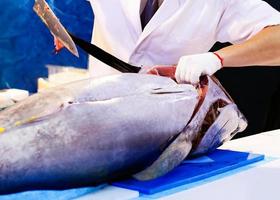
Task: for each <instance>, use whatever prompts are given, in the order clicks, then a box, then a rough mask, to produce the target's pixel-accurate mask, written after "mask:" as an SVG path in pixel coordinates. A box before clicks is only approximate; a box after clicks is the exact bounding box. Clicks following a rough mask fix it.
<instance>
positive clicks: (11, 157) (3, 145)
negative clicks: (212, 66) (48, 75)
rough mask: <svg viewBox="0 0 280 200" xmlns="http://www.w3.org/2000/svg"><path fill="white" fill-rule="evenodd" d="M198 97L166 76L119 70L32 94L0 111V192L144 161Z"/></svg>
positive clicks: (181, 123)
mask: <svg viewBox="0 0 280 200" xmlns="http://www.w3.org/2000/svg"><path fill="white" fill-rule="evenodd" d="M198 99H199V95H198V92H197V90H196V89H195V88H194V87H193V86H191V85H178V84H176V83H175V82H174V81H172V80H171V79H168V78H163V77H157V76H152V75H139V74H122V75H117V76H110V77H106V78H102V79H96V80H93V79H88V80H83V81H79V82H75V83H71V84H68V85H64V86H61V87H57V88H53V89H50V90H48V91H45V92H42V93H39V94H36V95H33V96H31V97H30V98H28V99H26V100H25V101H23V102H20V103H18V104H16V105H15V106H12V107H11V108H8V109H7V110H4V111H2V112H0V126H1V127H3V128H5V129H6V131H5V132H4V133H3V134H2V135H1V136H0V154H1V160H0V174H1V175H0V192H1V193H9V192H14V191H20V190H28V189H38V188H44V189H46V188H56V189H57V188H67V187H77V186H81V185H90V184H94V183H100V182H102V181H108V180H110V179H112V178H115V177H119V176H124V175H129V174H132V173H134V172H137V171H139V170H142V169H144V168H145V167H147V166H148V165H150V164H151V163H152V162H153V161H154V160H156V158H158V157H159V156H160V154H161V153H162V152H163V151H164V149H165V148H166V147H167V146H168V144H169V143H170V142H171V141H172V139H173V138H176V136H177V135H179V134H180V133H181V132H182V130H183V129H184V128H185V126H186V124H187V123H188V121H190V119H191V117H192V115H193V113H194V110H195V108H196V106H197V103H198Z"/></svg>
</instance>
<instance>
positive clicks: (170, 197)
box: [82, 130, 280, 200]
mask: <svg viewBox="0 0 280 200" xmlns="http://www.w3.org/2000/svg"><path fill="white" fill-rule="evenodd" d="M221 149H228V150H234V151H244V152H251V153H257V154H264V155H265V156H266V159H265V160H264V161H261V162H258V163H255V164H252V165H250V166H246V167H243V169H242V168H240V169H236V170H233V171H231V172H229V173H226V174H225V175H222V176H221V175H218V176H217V177H211V178H209V179H208V180H204V181H201V184H198V185H197V186H195V187H191V188H188V189H182V190H181V191H180V190H179V192H178V188H177V192H172V191H170V192H167V195H164V196H163V197H161V198H159V199H164V200H180V199H182V200H185V199H187V200H200V199H215V200H224V199H226V200H237V199H238V200H261V199H267V200H279V199H280V194H279V193H278V192H280V187H279V185H280V130H276V131H272V132H266V133H262V134H258V135H253V136H249V137H245V138H241V139H237V140H232V141H229V142H227V143H226V144H224V145H223V146H222V147H221ZM181 188H183V186H182V187H181ZM110 191H112V194H114V195H108V194H109V193H110ZM174 191H175V190H174ZM116 194H117V195H116ZM96 195H98V196H96ZM129 195H130V197H133V198H132V199H135V197H136V196H137V192H136V191H132V190H123V189H121V188H117V187H113V186H109V187H108V188H106V189H105V190H104V191H99V192H98V193H96V192H95V193H92V194H89V195H87V196H86V198H85V197H83V199H82V200H85V199H87V200H89V199H96V198H95V197H104V198H102V199H103V200H107V199H108V200H114V199H131V198H128V197H129ZM155 197H156V195H155V196H151V197H143V196H142V197H141V196H140V198H137V199H150V198H155Z"/></svg>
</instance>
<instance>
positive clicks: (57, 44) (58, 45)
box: [54, 37, 64, 53]
mask: <svg viewBox="0 0 280 200" xmlns="http://www.w3.org/2000/svg"><path fill="white" fill-rule="evenodd" d="M54 46H55V53H58V52H59V51H60V50H61V49H63V48H64V45H63V44H62V42H61V41H60V40H59V39H58V38H57V37H54Z"/></svg>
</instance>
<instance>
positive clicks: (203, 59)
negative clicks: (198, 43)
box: [175, 52, 222, 84]
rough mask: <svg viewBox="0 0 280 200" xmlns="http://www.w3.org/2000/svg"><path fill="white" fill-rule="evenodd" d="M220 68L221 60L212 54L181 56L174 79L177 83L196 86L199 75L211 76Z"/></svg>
mask: <svg viewBox="0 0 280 200" xmlns="http://www.w3.org/2000/svg"><path fill="white" fill-rule="evenodd" d="M221 68H222V60H221V59H220V58H219V57H218V56H217V55H215V54H214V53H212V52H208V53H203V54H195V55H189V56H182V57H181V58H180V60H179V63H178V66H177V69H176V73H175V78H176V80H177V82H178V83H191V84H197V83H198V82H199V77H200V76H201V75H209V76H211V75H213V74H214V73H215V72H216V71H218V70H219V69H221Z"/></svg>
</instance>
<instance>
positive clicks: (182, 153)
mask: <svg viewBox="0 0 280 200" xmlns="http://www.w3.org/2000/svg"><path fill="white" fill-rule="evenodd" d="M191 149H192V142H191V140H190V139H188V138H187V137H186V134H185V133H181V134H180V135H179V136H178V137H177V138H176V139H175V140H174V141H173V142H172V143H171V144H170V145H169V146H168V147H167V148H166V149H165V151H164V152H163V153H162V154H161V155H160V157H159V158H158V159H157V160H156V161H155V162H153V163H152V165H150V166H149V167H147V168H146V169H145V170H143V171H141V172H139V173H137V174H135V175H133V177H134V178H135V179H137V180H141V181H147V180H151V179H155V178H158V177H160V176H163V175H165V174H166V173H168V172H170V171H171V170H172V169H174V168H175V167H177V166H178V165H179V164H180V163H181V162H182V161H183V160H184V159H185V158H186V157H187V156H188V154H189V153H190V151H191Z"/></svg>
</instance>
